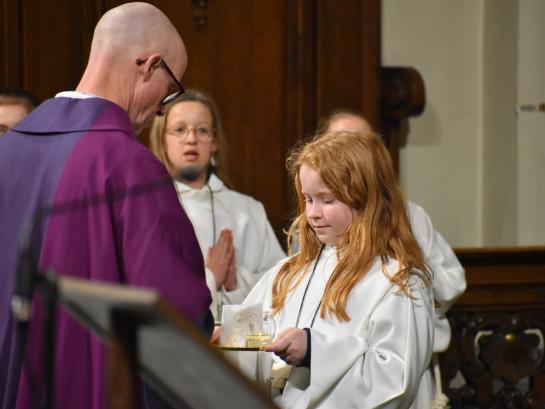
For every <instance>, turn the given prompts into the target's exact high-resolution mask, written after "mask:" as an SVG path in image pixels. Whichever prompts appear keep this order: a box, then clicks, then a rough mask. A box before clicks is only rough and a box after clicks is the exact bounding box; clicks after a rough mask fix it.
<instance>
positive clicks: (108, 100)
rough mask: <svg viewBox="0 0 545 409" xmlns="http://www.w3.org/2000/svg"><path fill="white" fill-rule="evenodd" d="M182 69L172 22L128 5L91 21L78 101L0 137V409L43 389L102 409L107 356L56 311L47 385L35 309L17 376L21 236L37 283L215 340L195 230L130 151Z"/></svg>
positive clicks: (57, 103)
mask: <svg viewBox="0 0 545 409" xmlns="http://www.w3.org/2000/svg"><path fill="white" fill-rule="evenodd" d="M186 65H187V55H186V50H185V46H184V43H183V41H182V39H181V37H180V35H179V34H178V32H177V31H176V28H175V27H174V26H173V24H172V23H171V22H170V20H169V19H168V18H167V17H166V16H165V15H164V14H163V13H162V12H161V11H160V10H159V9H157V8H156V7H154V6H152V5H150V4H147V3H141V2H138V3H125V4H123V5H121V6H119V7H116V8H113V9H111V10H110V11H108V12H107V13H106V14H104V15H103V16H102V17H101V19H100V20H99V22H98V24H97V26H96V28H95V31H94V35H93V40H92V44H91V52H90V56H89V61H88V64H87V67H86V69H85V72H84V73H83V76H82V78H81V80H80V82H79V84H78V86H77V88H76V90H75V91H66V92H61V93H59V94H57V95H56V97H55V98H52V99H49V100H47V101H45V102H44V103H42V104H41V105H40V106H39V107H38V108H36V109H35V110H34V111H33V112H31V113H30V114H29V115H28V116H26V117H25V118H24V119H23V120H22V121H21V122H19V123H18V124H17V125H15V127H14V128H13V129H12V130H11V131H10V132H8V133H7V134H6V135H5V136H4V137H3V138H0V226H2V228H1V229H0V266H1V268H0V278H1V281H2V285H1V286H0V345H1V348H0V354H1V355H0V404H2V405H3V407H4V408H10V409H12V408H18V409H26V408H35V407H41V406H43V405H44V399H45V396H46V392H47V391H49V390H50V389H49V388H48V387H47V381H50V380H51V381H52V383H53V384H52V390H51V392H52V402H51V407H54V408H57V409H68V408H70V409H72V408H79V409H101V408H106V407H108V401H107V384H108V382H107V372H108V371H107V357H108V350H107V348H106V347H105V345H104V344H103V342H102V341H101V340H100V339H99V338H98V337H96V335H94V334H92V333H91V332H90V331H89V330H87V329H86V328H84V326H83V325H82V324H81V323H80V322H78V321H77V320H76V319H74V318H73V317H72V316H71V315H69V314H68V312H66V311H65V310H64V309H63V308H58V309H57V310H56V313H55V324H56V330H55V333H54V339H55V348H54V355H53V358H54V363H53V364H54V368H55V371H54V376H53V378H52V379H45V377H44V372H43V367H44V360H45V358H44V355H45V354H48V353H49V352H47V351H46V350H44V342H43V332H42V329H43V326H44V314H45V313H44V311H43V308H41V307H42V306H41V304H40V303H39V299H34V302H33V305H32V315H31V320H30V325H29V328H28V336H27V337H24V338H26V349H25V354H24V362H23V363H22V366H21V362H20V359H19V357H20V356H21V353H22V349H23V345H25V344H24V343H23V341H24V340H22V339H20V338H18V337H15V338H14V336H15V335H19V334H18V333H17V332H16V331H15V328H14V325H13V324H14V323H13V321H12V318H11V314H10V311H9V306H10V300H11V295H12V293H13V291H14V282H15V280H16V276H17V275H18V273H17V264H18V262H19V261H21V260H19V256H18V247H19V245H20V242H21V237H22V238H23V239H26V240H23V243H24V242H25V241H28V242H30V243H31V244H32V247H31V250H32V253H33V254H34V255H35V256H36V258H39V260H38V265H39V270H40V271H45V269H47V268H52V269H54V270H55V271H56V272H57V273H58V275H60V276H61V277H63V276H70V277H75V278H80V279H84V280H93V281H95V280H96V281H101V282H108V283H121V284H125V285H129V286H132V287H143V288H152V289H155V290H156V291H157V292H158V293H159V294H160V295H161V296H162V297H164V298H165V299H166V300H167V301H168V302H169V303H170V304H171V305H172V306H173V307H174V308H175V310H176V311H178V313H180V314H183V315H184V316H185V317H186V318H187V319H188V320H190V321H191V322H192V323H193V324H195V325H196V326H197V327H199V328H201V329H202V330H203V332H205V333H206V334H208V333H211V332H212V329H213V320H212V317H211V315H210V314H209V309H208V308H209V305H210V292H209V291H208V288H207V287H206V281H205V276H204V264H203V261H202V254H201V251H200V248H199V245H198V242H197V239H196V237H195V234H194V231H193V227H192V225H191V222H190V221H189V219H188V218H187V216H186V214H185V213H184V211H183V210H182V208H181V207H180V204H179V203H178V198H177V196H176V191H175V189H174V187H173V186H172V184H171V183H170V176H169V174H168V173H167V171H166V170H165V168H164V166H163V165H162V164H161V163H160V162H159V161H158V160H157V159H156V158H155V156H154V155H153V154H152V153H151V152H150V151H149V150H148V149H147V148H146V147H145V146H143V145H142V144H141V143H139V142H138V140H137V138H136V133H138V132H140V130H142V129H143V128H144V127H145V126H147V125H148V124H150V123H151V121H152V120H153V117H154V116H155V114H156V113H158V112H159V113H161V112H162V111H163V109H164V106H165V105H166V104H167V103H168V102H169V101H171V100H172V99H173V98H174V95H177V94H179V93H181V92H183V89H182V88H181V85H180V83H179V81H180V78H181V77H182V75H183V73H184V71H185V68H186ZM44 209H51V210H47V211H46V212H45V213H44V212H43V211H42V210H44ZM29 221H31V222H32V224H30V226H31V229H30V230H29V233H27V232H26V229H25V227H28V226H29V224H28V223H29ZM25 259H26V258H25ZM18 295H21V296H22V295H23V294H22V293H21V294H18ZM18 328H19V326H18ZM49 356H50V355H49ZM19 373H21V374H20V376H19ZM139 392H142V391H139ZM137 396H138V397H139V400H138V401H137V402H135V403H134V406H133V407H142V406H145V404H146V399H145V397H147V396H148V395H147V394H145V393H144V392H142V393H138V394H137Z"/></svg>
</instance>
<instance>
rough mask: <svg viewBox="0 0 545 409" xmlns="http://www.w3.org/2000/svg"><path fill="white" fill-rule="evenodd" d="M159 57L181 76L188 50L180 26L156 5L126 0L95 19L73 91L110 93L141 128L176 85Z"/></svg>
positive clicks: (111, 97) (175, 73)
mask: <svg viewBox="0 0 545 409" xmlns="http://www.w3.org/2000/svg"><path fill="white" fill-rule="evenodd" d="M161 61H163V62H164V63H165V64H166V65H167V66H168V67H169V68H170V70H171V71H172V73H173V74H174V76H175V77H176V79H177V80H180V79H181V77H182V75H183V73H184V72H185V69H186V66H187V54H186V50H185V46H184V43H183V41H182V38H181V37H180V35H179V34H178V31H177V30H176V28H175V27H174V25H173V24H172V23H171V21H170V20H169V19H168V17H167V16H165V15H164V14H163V12H161V10H159V9H158V8H157V7H155V6H153V5H151V4H148V3H142V2H136V3H125V4H123V5H121V6H119V7H115V8H113V9H111V10H109V11H108V12H107V13H106V14H104V15H103V16H102V18H101V19H100V21H99V22H98V24H97V26H96V28H95V32H94V35H93V42H92V44H91V53H90V56H89V62H88V64H87V68H86V69H85V73H84V74H83V77H82V79H81V81H80V83H79V85H78V87H77V91H81V92H86V93H90V94H94V95H97V96H99V97H102V98H105V99H108V100H110V101H112V102H114V103H116V104H117V105H119V106H120V107H121V108H123V109H125V110H126V111H127V113H128V114H129V117H130V119H131V121H132V123H133V125H134V127H135V130H136V131H137V132H139V131H140V130H141V129H142V128H144V127H145V126H147V125H148V124H149V122H151V120H152V119H153V116H154V114H155V113H156V112H158V111H160V110H161V109H162V108H161V106H160V101H161V100H162V99H163V98H164V97H165V96H166V95H168V94H169V93H170V92H174V91H177V89H176V84H175V81H174V80H173V79H172V77H171V76H170V75H169V73H168V72H167V70H166V69H165V68H164V64H163V63H162V62H161Z"/></svg>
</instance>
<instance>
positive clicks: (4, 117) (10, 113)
mask: <svg viewBox="0 0 545 409" xmlns="http://www.w3.org/2000/svg"><path fill="white" fill-rule="evenodd" d="M37 106H38V100H37V99H36V97H35V96H34V95H32V94H31V93H30V92H28V91H25V90H23V89H18V88H3V89H0V137H1V136H2V135H4V134H5V133H7V132H8V131H9V130H10V129H11V128H13V126H14V125H15V124H17V123H18V122H20V121H21V119H23V118H24V117H25V116H27V115H28V114H29V113H30V112H31V111H32V110H33V109H34V108H36V107H37Z"/></svg>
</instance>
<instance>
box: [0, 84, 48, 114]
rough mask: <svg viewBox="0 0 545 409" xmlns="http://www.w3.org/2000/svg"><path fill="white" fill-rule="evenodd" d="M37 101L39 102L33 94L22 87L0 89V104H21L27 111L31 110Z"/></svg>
mask: <svg viewBox="0 0 545 409" xmlns="http://www.w3.org/2000/svg"><path fill="white" fill-rule="evenodd" d="M39 103H40V102H39V101H38V99H37V98H36V97H35V96H34V95H32V94H31V93H30V92H28V91H26V90H24V89H20V88H2V89H0V105H22V106H24V107H25V108H26V110H27V111H28V112H31V111H32V110H34V108H36V107H37V106H38V105H39Z"/></svg>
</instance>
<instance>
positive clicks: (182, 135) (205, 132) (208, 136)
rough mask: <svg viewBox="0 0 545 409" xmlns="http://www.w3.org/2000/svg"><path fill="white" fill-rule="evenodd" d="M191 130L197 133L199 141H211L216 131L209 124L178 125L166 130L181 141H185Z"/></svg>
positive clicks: (194, 133)
mask: <svg viewBox="0 0 545 409" xmlns="http://www.w3.org/2000/svg"><path fill="white" fill-rule="evenodd" d="M190 132H193V135H195V138H196V139H197V140H198V141H199V142H203V143H205V142H210V141H211V140H212V138H214V131H213V130H212V129H210V128H209V127H207V126H197V127H191V126H178V127H175V128H172V129H167V130H166V133H167V134H169V135H172V136H174V137H175V138H176V139H179V140H181V141H185V140H186V139H187V137H188V135H189V133H190Z"/></svg>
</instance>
